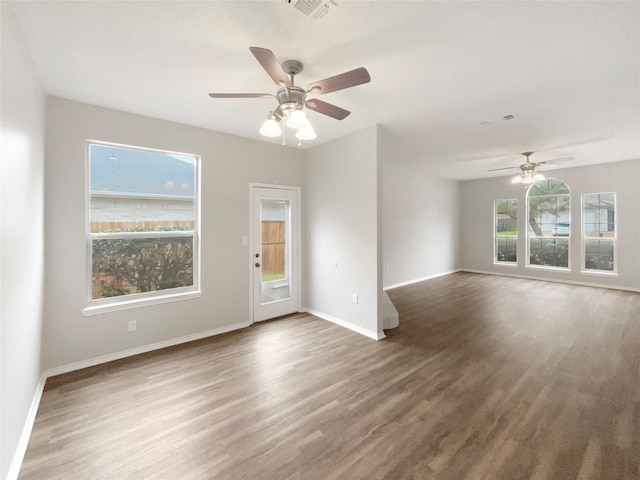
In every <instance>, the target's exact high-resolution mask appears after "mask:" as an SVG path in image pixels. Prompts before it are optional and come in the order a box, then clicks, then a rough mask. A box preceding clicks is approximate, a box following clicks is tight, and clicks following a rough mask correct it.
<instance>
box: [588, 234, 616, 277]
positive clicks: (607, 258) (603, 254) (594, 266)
mask: <svg viewBox="0 0 640 480" xmlns="http://www.w3.org/2000/svg"><path fill="white" fill-rule="evenodd" d="M584 250H585V259H584V267H585V269H586V270H604V271H609V272H612V271H613V241H612V240H585V242H584Z"/></svg>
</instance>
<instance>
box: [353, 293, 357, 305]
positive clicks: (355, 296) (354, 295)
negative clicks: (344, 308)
mask: <svg viewBox="0 0 640 480" xmlns="http://www.w3.org/2000/svg"><path fill="white" fill-rule="evenodd" d="M353 303H358V294H357V293H354V294H353Z"/></svg>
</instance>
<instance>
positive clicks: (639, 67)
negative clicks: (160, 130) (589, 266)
mask: <svg viewBox="0 0 640 480" xmlns="http://www.w3.org/2000/svg"><path fill="white" fill-rule="evenodd" d="M296 2H297V0H292V3H291V4H288V3H287V1H286V0H272V1H249V2H243V1H236V0H234V1H229V2H218V1H215V2H214V1H200V2H185V1H173V2H159V1H151V2H129V1H111V2H94V1H86V2H65V1H43V2H40V1H24V2H16V3H15V11H16V14H17V16H18V19H19V21H20V23H21V25H22V28H23V30H24V32H25V36H26V39H27V43H28V45H29V48H30V50H31V53H32V56H33V60H34V63H35V66H36V70H37V72H38V74H39V76H40V78H41V81H42V85H43V87H44V89H45V91H46V92H47V94H50V95H55V96H59V97H63V98H68V99H73V100H77V101H81V102H86V103H91V104H96V105H102V106H106V107H111V108H116V109H119V110H125V111H129V112H134V113H139V114H143V115H148V116H152V117H156V118H161V119H167V120H172V121H176V122H181V123H186V124H190V125H195V126H199V127H204V128H209V129H213V130H217V131H221V132H227V133H231V134H235V135H241V136H243V137H248V138H253V139H259V140H262V141H267V142H274V143H278V142H279V141H280V140H279V139H275V140H272V139H265V138H264V137H261V136H260V135H259V134H258V128H259V126H260V124H261V123H262V121H263V120H264V119H265V118H266V115H267V113H268V112H269V110H272V109H273V108H274V107H275V106H276V101H275V100H274V99H231V100H229V99H224V100H223V99H212V98H209V97H208V95H207V94H208V93H209V92H258V93H260V92H273V93H275V91H276V90H277V88H278V87H277V86H276V85H275V84H274V83H273V82H272V80H271V79H270V78H269V76H268V75H267V74H266V73H265V71H264V70H263V69H262V67H261V66H260V65H259V64H258V62H257V61H256V60H255V58H254V57H253V55H252V54H251V53H250V52H249V47H250V46H259V47H264V48H268V49H270V50H272V51H273V52H274V53H275V54H276V56H277V57H278V59H279V60H280V61H283V60H286V59H297V60H300V61H302V62H303V63H304V65H305V69H304V71H303V72H302V73H301V74H300V75H299V76H298V77H296V80H297V82H298V84H301V85H303V86H304V85H306V84H308V83H310V82H312V81H315V80H319V79H323V78H326V77H329V76H332V75H335V74H338V73H342V72H344V71H347V70H351V69H353V68H356V67H359V66H365V67H366V68H367V69H368V70H369V73H370V74H371V79H372V80H371V83H368V84H365V85H361V86H358V87H354V88H350V89H347V90H343V91H339V92H333V93H329V94H327V95H325V96H323V97H321V98H322V100H324V101H327V102H330V103H333V104H335V105H338V106H340V107H342V108H346V109H347V110H351V111H352V114H351V115H350V116H349V117H347V118H346V119H345V120H343V121H337V120H334V119H332V118H329V117H325V116H323V115H320V114H318V113H316V112H310V113H309V117H310V120H311V122H312V124H313V125H314V127H315V129H316V131H317V133H318V139H317V140H314V141H312V142H308V143H307V146H311V147H312V146H314V145H318V144H320V143H322V142H326V141H328V140H331V139H334V138H337V137H340V136H343V135H346V134H348V133H351V132H354V131H357V130H360V129H362V128H364V127H367V126H370V125H373V124H380V125H382V126H383V127H384V128H385V130H386V134H387V135H388V137H387V140H388V143H387V145H388V148H389V154H390V155H391V156H392V157H393V158H394V160H395V161H398V162H426V163H428V164H429V165H431V166H432V167H433V169H434V171H436V172H438V173H439V174H441V175H444V176H447V177H450V178H455V179H469V178H480V177H485V176H489V175H495V174H496V173H495V172H494V173H491V174H490V173H488V172H487V169H489V168H496V167H502V166H506V165H517V164H518V163H520V159H521V157H520V156H519V154H520V152H523V151H527V150H533V151H536V152H539V153H538V154H537V155H534V156H533V157H532V160H534V161H542V160H548V159H552V158H557V157H566V156H572V157H574V158H575V160H574V161H572V162H570V163H567V164H564V165H563V166H566V167H569V166H579V165H586V164H591V163H600V162H609V161H621V160H632V159H638V158H640V33H639V32H640V2H637V1H632V2H610V1H602V2H580V1H569V2H554V1H533V2H494V1H486V2H431V1H409V2H405V1H346V0H334V2H335V3H333V2H331V0H327V2H326V3H327V4H328V5H329V6H330V8H329V10H328V13H327V15H325V16H324V17H323V18H320V19H318V20H313V19H312V18H310V17H308V16H305V15H304V14H303V13H301V12H300V11H299V10H298V9H296V8H295V7H294V4H295V3H296ZM505 115H514V116H515V118H514V119H513V120H510V121H505V120H503V119H502V117H504V116H505ZM481 122H488V125H482V124H481ZM548 168H551V167H548ZM497 173H498V174H503V175H504V174H505V172H497ZM506 173H509V172H506Z"/></svg>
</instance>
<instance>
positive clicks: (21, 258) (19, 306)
mask: <svg viewBox="0 0 640 480" xmlns="http://www.w3.org/2000/svg"><path fill="white" fill-rule="evenodd" d="M0 9H1V10H0V17H2V19H1V21H2V28H1V32H2V37H1V41H2V51H1V58H2V77H1V84H2V89H1V97H2V100H1V106H0V112H1V121H2V124H1V127H0V128H1V134H2V163H1V173H0V176H1V178H2V182H1V183H2V187H1V188H2V200H1V208H2V210H1V224H2V237H1V240H0V242H1V243H0V245H1V251H2V253H1V260H0V261H1V267H0V271H1V280H0V282H1V283H0V304H1V313H0V315H1V327H0V331H1V334H0V336H1V350H0V352H1V359H0V363H1V364H2V367H1V369H2V374H1V375H2V376H1V387H0V392H1V394H0V396H1V399H0V401H1V411H0V418H1V420H2V421H1V424H2V432H1V446H2V448H0V450H1V452H2V453H1V454H0V478H3V479H4V478H10V475H11V477H15V476H16V474H17V472H16V471H15V468H17V465H19V463H20V462H21V460H22V455H24V449H25V448H26V444H20V438H21V435H22V433H23V428H24V427H25V425H28V424H29V425H30V422H28V421H27V419H28V417H29V412H30V407H31V404H32V401H33V400H34V398H35V396H36V393H37V391H38V382H39V379H40V340H41V337H42V334H41V330H42V302H43V252H44V246H43V242H44V239H43V225H44V224H43V222H44V220H43V215H44V214H43V210H44V203H43V175H44V173H43V170H44V153H43V149H44V115H45V113H44V111H45V97H44V93H43V91H42V88H41V86H40V83H39V81H38V78H37V76H36V73H35V71H34V68H33V65H32V63H31V57H30V55H29V52H28V50H27V47H26V44H25V42H24V39H23V37H22V32H21V30H20V27H19V25H18V22H17V20H16V18H15V17H14V15H13V11H12V9H11V7H10V6H9V5H8V4H7V3H5V2H2V3H0ZM27 433H28V432H27ZM25 438H26V437H25ZM14 459H15V462H14V463H13V465H14V466H13V469H12V470H11V473H10V469H11V464H12V461H14Z"/></svg>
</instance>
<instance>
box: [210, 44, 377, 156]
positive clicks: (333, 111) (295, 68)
mask: <svg viewBox="0 0 640 480" xmlns="http://www.w3.org/2000/svg"><path fill="white" fill-rule="evenodd" d="M249 50H251V53H253V56H254V57H256V60H258V62H259V63H260V65H262V68H264V69H265V70H266V72H267V73H268V74H269V76H270V77H271V79H272V80H273V81H274V82H275V83H276V85H278V86H279V87H280V89H279V90H278V91H277V92H276V93H275V94H272V93H210V94H209V96H210V97H213V98H275V99H277V100H278V106H277V108H276V109H275V110H272V111H271V112H269V115H268V116H267V120H266V121H265V122H264V124H263V125H262V127H261V128H260V133H261V134H262V135H264V136H266V137H278V136H280V135H283V131H282V129H281V128H280V126H279V125H278V123H279V122H280V121H281V120H284V121H285V124H286V125H287V127H289V128H293V129H295V130H296V134H295V136H296V138H297V139H298V140H313V139H314V138H316V137H317V135H316V133H315V131H314V130H313V127H312V126H311V123H310V122H309V119H308V118H307V115H306V113H305V109H309V110H313V111H316V112H318V113H322V114H324V115H327V116H329V117H332V118H335V119H337V120H343V119H345V118H346V117H347V116H348V115H349V114H350V113H351V112H349V111H348V110H345V109H343V108H340V107H337V106H335V105H332V104H330V103H327V102H323V101H322V100H318V99H317V98H315V97H317V96H318V95H324V94H325V93H330V92H335V91H337V90H343V89H345V88H349V87H355V86H357V85H362V84H363V83H368V82H370V81H371V77H370V76H369V72H367V69H366V68H364V67H360V68H356V69H355V70H350V71H348V72H345V73H341V74H340V75H335V76H333V77H329V78H325V79H324V80H319V81H317V82H313V83H310V84H309V85H307V88H306V89H304V88H302V87H299V86H297V85H295V83H294V77H295V76H296V75H298V74H299V73H300V72H302V69H303V65H302V62H299V61H298V60H286V61H284V62H282V64H281V63H280V62H279V61H278V59H277V58H276V56H275V55H274V54H273V52H272V51H271V50H268V49H266V48H260V47H249ZM283 144H284V135H283Z"/></svg>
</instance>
